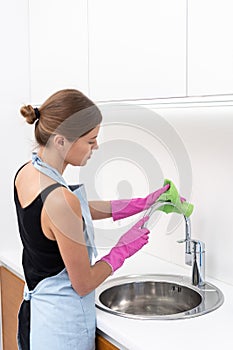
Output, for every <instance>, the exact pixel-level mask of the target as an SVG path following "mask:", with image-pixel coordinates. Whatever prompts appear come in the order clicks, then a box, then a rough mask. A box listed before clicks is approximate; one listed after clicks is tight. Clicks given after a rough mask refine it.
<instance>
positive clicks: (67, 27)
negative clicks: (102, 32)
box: [29, 0, 88, 104]
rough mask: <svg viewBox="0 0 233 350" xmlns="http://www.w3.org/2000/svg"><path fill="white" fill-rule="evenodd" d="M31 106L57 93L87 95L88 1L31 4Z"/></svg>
mask: <svg viewBox="0 0 233 350" xmlns="http://www.w3.org/2000/svg"><path fill="white" fill-rule="evenodd" d="M29 23H30V25H29V39H30V40H29V41H30V43H29V45H30V77H31V103H32V104H41V103H42V102H44V100H45V99H46V98H47V97H48V96H50V95H51V94H52V93H54V92H56V91H57V90H60V89H64V88H76V89H79V90H81V91H83V92H84V93H86V94H87V93H88V37H87V4H86V0H79V1H77V0H68V1H46V0H41V1H36V0H31V1H30V2H29Z"/></svg>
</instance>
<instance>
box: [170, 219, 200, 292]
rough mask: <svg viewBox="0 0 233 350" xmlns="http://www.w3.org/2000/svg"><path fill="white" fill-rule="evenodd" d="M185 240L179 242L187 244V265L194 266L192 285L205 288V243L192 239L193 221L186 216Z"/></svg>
mask: <svg viewBox="0 0 233 350" xmlns="http://www.w3.org/2000/svg"><path fill="white" fill-rule="evenodd" d="M184 219H185V239H182V240H179V241H177V242H178V243H185V264H186V265H190V266H192V284H193V285H194V286H198V287H201V286H204V284H205V243H203V242H202V241H199V240H195V239H191V221H190V218H187V217H186V216H185V215H184Z"/></svg>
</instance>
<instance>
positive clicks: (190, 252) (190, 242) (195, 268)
mask: <svg viewBox="0 0 233 350" xmlns="http://www.w3.org/2000/svg"><path fill="white" fill-rule="evenodd" d="M165 205H170V206H171V205H172V206H174V207H176V206H175V204H173V203H171V202H157V203H156V204H155V205H153V206H152V207H151V208H150V209H149V210H147V212H146V214H145V215H149V216H151V215H152V213H153V212H154V210H157V209H159V208H160V207H163V206H165ZM183 217H184V220H185V238H184V239H182V240H179V241H177V242H178V243H185V264H186V265H189V266H192V284H193V285H195V286H198V287H201V286H203V285H204V284H205V244H204V243H203V242H201V241H198V240H194V239H192V238H191V220H190V218H189V217H187V216H185V215H183ZM144 226H145V227H146V225H144Z"/></svg>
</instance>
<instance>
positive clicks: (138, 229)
mask: <svg viewBox="0 0 233 350" xmlns="http://www.w3.org/2000/svg"><path fill="white" fill-rule="evenodd" d="M148 219H149V216H145V217H143V218H142V219H141V220H139V221H138V222H137V223H136V224H135V225H134V226H133V227H131V229H130V230H129V231H127V232H126V233H125V234H124V235H123V236H121V238H120V239H119V241H118V242H117V244H116V245H115V247H113V248H112V249H111V250H110V252H109V254H107V255H105V256H104V257H103V258H101V259H100V261H105V262H106V263H107V264H109V265H110V266H111V268H112V272H114V271H116V270H117V269H119V267H121V266H122V265H123V263H124V261H125V259H127V258H129V257H130V256H132V255H133V254H135V253H136V252H137V251H139V250H140V249H141V248H142V247H143V246H144V245H145V244H147V243H148V239H149V237H148V234H149V232H150V231H149V230H148V229H147V228H142V226H143V225H144V223H145V222H146V221H147V220H148Z"/></svg>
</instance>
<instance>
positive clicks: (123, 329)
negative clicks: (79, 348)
mask: <svg viewBox="0 0 233 350" xmlns="http://www.w3.org/2000/svg"><path fill="white" fill-rule="evenodd" d="M101 255H103V254H101ZM0 262H1V264H2V265H4V266H6V267H7V268H9V269H10V270H11V271H12V272H14V273H16V274H17V275H18V276H19V277H21V278H23V270H22V266H21V252H20V251H17V252H16V251H7V252H4V253H1V254H0ZM141 273H155V274H163V273H165V274H182V275H189V274H191V270H190V268H188V267H187V268H186V267H184V268H182V267H181V266H178V265H174V264H170V263H168V262H165V261H163V260H161V259H158V258H155V257H153V256H151V255H149V254H146V253H143V252H142V251H141V252H139V253H137V254H136V255H134V256H133V257H131V258H130V259H128V260H127V261H126V262H125V264H124V265H123V266H122V267H121V269H119V270H118V271H116V272H115V274H114V276H112V277H110V278H115V277H119V276H121V275H128V274H141ZM206 280H207V282H210V283H212V284H214V285H215V286H217V287H218V288H219V289H220V290H221V291H222V292H223V294H224V298H225V300H224V303H223V305H222V306H221V307H220V308H218V309H217V310H215V311H213V312H210V313H207V314H205V315H202V316H199V317H194V318H189V319H183V320H152V321H151V320H134V319H129V318H124V317H119V316H116V315H112V314H110V313H107V312H104V311H102V310H100V309H98V308H97V309H96V312H97V327H98V329H99V330H100V332H101V333H102V334H103V335H105V336H106V338H107V339H109V340H110V341H112V342H113V343H114V344H115V345H118V347H119V348H120V349H121V350H123V349H128V350H154V349H157V348H160V349H163V350H170V349H179V350H187V349H189V350H196V349H197V347H201V348H207V347H211V348H212V349H221V348H222V347H223V346H225V347H226V348H228V349H232V348H233V337H232V335H231V332H232V325H233V286H231V285H228V284H226V283H223V282H220V281H217V280H214V279H211V278H208V276H207V278H206Z"/></svg>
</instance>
